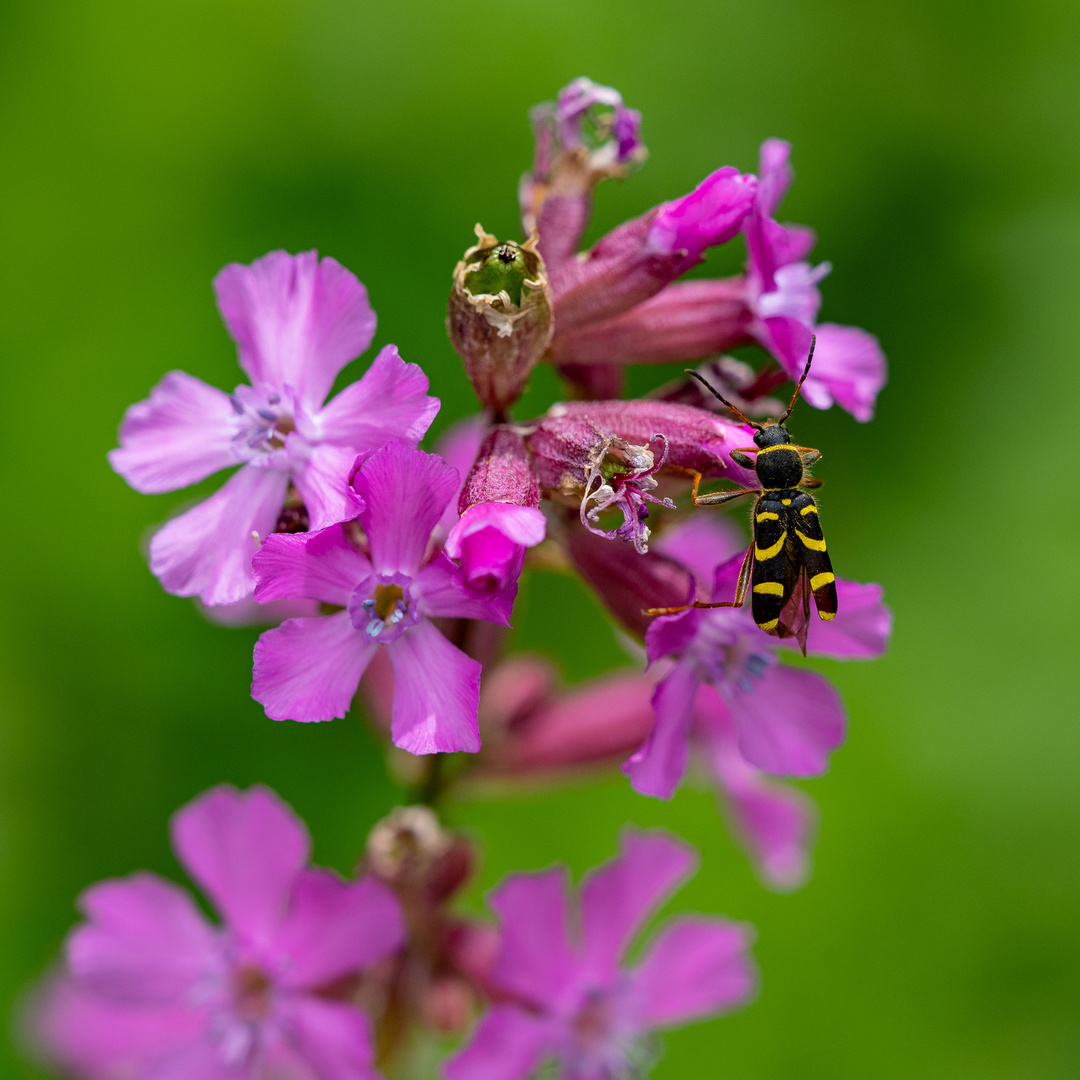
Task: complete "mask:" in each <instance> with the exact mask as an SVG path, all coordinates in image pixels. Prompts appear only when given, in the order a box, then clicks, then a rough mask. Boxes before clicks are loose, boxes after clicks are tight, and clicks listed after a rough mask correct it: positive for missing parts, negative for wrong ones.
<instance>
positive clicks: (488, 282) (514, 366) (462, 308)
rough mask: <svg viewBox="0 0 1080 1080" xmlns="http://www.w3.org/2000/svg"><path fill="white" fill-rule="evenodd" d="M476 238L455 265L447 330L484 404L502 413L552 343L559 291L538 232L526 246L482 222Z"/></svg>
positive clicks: (523, 385) (474, 388)
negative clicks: (554, 295)
mask: <svg viewBox="0 0 1080 1080" xmlns="http://www.w3.org/2000/svg"><path fill="white" fill-rule="evenodd" d="M476 235H477V237H478V240H479V242H478V243H477V244H475V245H474V246H473V247H471V248H469V250H468V251H466V252H465V255H464V257H463V258H462V260H461V261H460V262H459V263H458V264H457V266H456V268H455V269H454V287H453V289H452V290H451V292H450V299H449V302H448V304H447V313H446V329H447V333H449V335H450V342H451V344H452V345H453V346H454V348H455V349H456V350H457V353H458V355H459V356H460V357H461V360H462V363H463V364H464V365H465V373H466V374H467V375H468V376H469V381H470V382H471V383H472V386H473V390H474V391H475V392H476V396H477V397H478V398H479V399H480V402H481V404H482V405H483V406H484V407H485V408H487V409H491V410H492V411H493V412H494V413H495V414H496V415H497V416H501V415H502V414H503V413H505V411H506V410H507V409H508V408H509V407H510V406H511V405H513V403H514V402H515V401H517V399H518V398H519V397H520V396H521V393H522V391H523V390H524V389H525V387H526V385H527V383H528V381H529V375H530V373H531V372H532V369H533V367H535V365H536V362H537V360H539V359H540V357H541V356H542V355H543V352H544V350H545V349H546V348H547V346H548V342H549V341H550V340H551V332H552V321H551V318H552V317H551V290H550V288H549V287H548V279H547V274H546V273H545V271H544V260H543V259H542V258H541V257H540V254H539V252H538V251H537V250H536V239H537V238H536V233H535V232H534V233H533V234H532V236H530V238H529V239H528V240H527V241H526V242H525V243H524V244H521V245H518V244H512V243H500V242H499V241H498V240H496V238H495V237H494V236H491V235H489V234H488V233H486V232H484V230H483V228H482V227H481V226H480V225H477V226H476Z"/></svg>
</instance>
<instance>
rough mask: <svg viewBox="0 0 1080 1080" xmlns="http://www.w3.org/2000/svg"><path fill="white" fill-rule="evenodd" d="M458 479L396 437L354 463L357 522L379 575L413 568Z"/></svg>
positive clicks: (433, 458) (431, 456)
mask: <svg viewBox="0 0 1080 1080" xmlns="http://www.w3.org/2000/svg"><path fill="white" fill-rule="evenodd" d="M459 482H460V481H459V478H458V474H457V473H456V472H455V471H454V470H453V469H451V468H450V467H449V466H448V465H447V464H446V463H445V462H444V461H443V460H442V459H441V458H440V457H437V456H436V455H435V454H425V453H424V452H423V451H421V450H411V449H409V447H407V446H405V445H404V444H403V443H400V442H391V443H387V444H386V446H384V447H383V448H382V449H381V450H378V451H376V452H375V453H374V454H372V455H371V457H369V458H368V459H367V460H366V461H365V462H364V463H363V464H362V465H361V466H360V468H359V470H358V471H357V473H356V475H355V477H354V478H353V490H354V491H355V492H356V494H357V495H359V496H360V498H361V499H362V500H363V502H364V506H365V508H364V509H363V510H362V511H361V512H360V524H361V525H362V526H363V527H364V532H365V533H367V536H368V541H369V543H370V545H371V561H372V563H374V565H375V569H376V570H377V571H378V572H379V573H380V574H393V573H396V572H399V571H400V572H403V573H406V574H414V573H416V571H417V570H418V569H419V568H420V564H421V562H422V561H423V558H424V551H425V549H426V548H427V543H428V538H429V537H430V536H431V530H432V529H433V528H434V527H435V524H436V522H437V521H438V520H439V518H440V517H442V513H443V510H444V509H445V507H446V505H447V503H449V501H450V499H451V498H453V496H454V493H455V492H456V491H457V489H458V484H459Z"/></svg>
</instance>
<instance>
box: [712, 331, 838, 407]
mask: <svg viewBox="0 0 1080 1080" xmlns="http://www.w3.org/2000/svg"><path fill="white" fill-rule="evenodd" d="M815 345H817V335H816V334H811V335H810V355H809V356H808V357H807V358H806V367H804V368H803V373H802V376H801V377H800V379H799V381H798V382H797V383H796V384H795V393H794V394H792V395H791V404H790V405H788V407H787V412H786V413H784V415H783V416H781V417H780V419H779V420H777V421H776V422H777V423H778V424H782V423H783V422H784V421H785V420H786V419H787V418H788V417H789V416H790V415H791V410H792V409H794V408H795V402H796V401H798V400H799V391H800V390H801V389H802V384H803V383H804V382H806V376H807V375H809V374H810V365H811V363H813V360H814V346H815ZM713 393H716V391H715V390H714V391H713ZM717 396H719V395H717Z"/></svg>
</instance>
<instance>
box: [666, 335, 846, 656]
mask: <svg viewBox="0 0 1080 1080" xmlns="http://www.w3.org/2000/svg"><path fill="white" fill-rule="evenodd" d="M814 344H815V342H814V340H813V339H811V342H810V355H809V356H808V357H807V360H806V367H805V368H804V369H803V373H802V378H800V379H799V382H798V385H796V387H795V393H794V394H792V395H791V404H789V405H788V408H787V412H785V413H784V415H783V416H782V417H780V419H779V420H767V421H766V422H765V423H764V424H758V423H755V422H754V421H753V420H750V419H748V418H747V417H746V416H744V415H743V414H742V413H741V412H740V411H739V410H738V409H737V408H735V406H734V405H732V404H731V403H730V402H729V401H727V400H726V399H725V398H723V397H721V395H720V394H719V393H717V391H716V390H715V389H713V387H712V386H710V385H709V383H708V382H706V380H705V379H703V378H702V377H701V376H700V375H698V374H697V372H694V371H688V372H687V374H689V375H692V376H693V377H694V378H695V379H697V380H698V381H699V382H700V383H701V384H702V385H703V386H704V387H705V388H706V389H707V390H709V391H710V392H711V393H712V394H714V395H715V396H716V397H717V398H719V399H720V401H722V402H723V403H724V404H725V405H726V406H727V407H728V408H729V409H730V410H731V411H732V412H733V413H735V415H736V416H738V418H739V419H740V420H742V421H743V422H744V423H746V424H749V425H750V426H751V427H752V428H754V429H755V430H754V445H753V446H746V447H740V448H739V449H737V450H732V451H731V458H732V460H733V461H735V462H736V463H737V464H739V465H742V466H743V468H746V469H753V470H754V472H755V473H756V474H757V478H758V483H759V484H760V485H761V487H760V490H756V489H754V488H740V489H739V490H738V491H717V492H712V493H710V494H707V495H699V494H698V485H699V484H700V482H701V476H700V474H695V476H694V489H693V499H694V505H695V506H717V505H719V504H721V503H726V502H731V500H732V499H738V498H740V497H741V496H743V495H756V496H757V502H756V503H755V504H754V511H753V514H752V524H753V532H754V542H753V543H752V544H751V545H750V547H749V548H748V549H747V552H746V556H745V558H744V559H743V564H742V569H741V571H740V572H739V583H738V586H737V587H736V590H735V599H734V600H733V601H720V602H714V603H704V602H701V601H698V602H696V603H695V604H693V605H692V606H693V607H705V608H713V607H742V605H743V603H744V602H745V600H746V591H747V586H748V585H749V586H750V593H751V610H752V611H753V615H754V622H756V623H757V625H758V626H759V627H760V628H761V629H762V630H764V631H765V633H767V634H772V635H773V636H774V637H780V638H788V637H793V638H796V639H797V640H798V642H799V646H800V648H801V649H802V651H803V652H804V653H805V652H806V630H807V624H808V621H809V617H810V595H811V593H812V594H813V597H814V603H815V605H816V606H817V611H818V615H819V616H820V617H821V618H822V619H824V620H829V619H832V618H833V617H834V616H835V615H836V579H835V577H834V576H833V571H832V562H831V560H830V559H829V553H828V551H827V550H826V547H825V537H824V536H823V535H822V532H821V522H820V520H819V519H818V507H817V503H816V502H815V501H814V497H813V496H812V495H810V494H808V491H807V489H812V488H818V487H821V483H822V481H820V480H815V479H813V478H812V477H810V476H808V475H807V473H806V468H807V466H808V465H812V464H813V463H814V462H815V461H817V460H818V459H819V458H820V457H821V452H820V451H818V450H814V449H812V448H810V447H808V446H797V445H796V444H794V443H793V442H792V441H791V436H790V435H789V434H788V430H787V428H786V427H785V426H784V424H785V421H786V420H787V418H788V417H789V416H790V415H791V410H792V409H794V408H795V402H796V401H797V400H798V397H799V391H800V390H801V389H802V384H803V382H805V380H806V376H807V375H809V374H810V364H811V363H812V362H813V359H814ZM748 452H749V453H756V456H755V457H754V458H750V457H748V456H747V453H748ZM680 610H682V609H681V608H671V609H653V610H652V611H650V614H656V615H659V614H668V613H670V612H674V611H680Z"/></svg>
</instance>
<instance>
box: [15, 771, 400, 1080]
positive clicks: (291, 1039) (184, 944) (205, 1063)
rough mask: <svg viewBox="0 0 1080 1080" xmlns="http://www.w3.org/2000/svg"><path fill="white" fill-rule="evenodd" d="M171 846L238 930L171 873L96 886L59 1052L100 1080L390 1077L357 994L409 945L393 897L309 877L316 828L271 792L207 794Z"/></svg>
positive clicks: (184, 817)
mask: <svg viewBox="0 0 1080 1080" xmlns="http://www.w3.org/2000/svg"><path fill="white" fill-rule="evenodd" d="M172 837H173V847H174V849H175V850H176V853H177V856H178V857H179V859H180V861H181V862H182V863H183V864H184V866H185V868H186V869H187V870H188V872H189V873H190V874H191V876H192V878H193V879H194V880H195V881H196V882H197V883H198V884H199V885H200V886H201V887H202V889H203V891H204V892H205V894H206V895H207V897H208V898H209V899H210V900H212V901H213V903H214V905H215V906H216V907H217V908H218V910H219V911H220V912H221V914H222V916H223V919H224V923H223V925H221V926H217V925H214V924H213V923H210V922H208V921H207V920H206V918H205V917H204V916H203V914H202V912H201V911H200V910H199V907H198V906H197V905H196V903H195V902H194V901H193V899H192V898H191V896H190V895H189V893H188V892H187V891H186V890H184V889H181V888H180V887H179V886H177V885H174V884H173V883H172V882H170V881H166V880H164V879H163V878H160V877H158V876H157V875H156V874H149V873H139V874H133V875H132V876H131V877H129V878H123V879H118V880H113V881H103V882H101V883H100V884H97V885H94V886H92V887H91V888H89V889H88V890H87V891H86V892H85V893H83V895H82V897H81V899H80V906H81V908H82V910H83V913H84V915H85V916H86V921H85V922H84V923H83V924H82V925H81V926H79V927H78V928H77V929H75V930H74V931H73V932H72V933H71V935H70V936H69V937H68V941H67V946H66V965H65V970H64V973H63V975H62V977H61V978H60V979H59V980H58V981H57V982H55V983H54V984H53V986H52V987H51V988H50V989H49V991H48V992H47V994H46V996H45V998H44V1000H43V1001H42V1002H41V1003H40V1004H39V1007H38V1010H39V1011H38V1015H37V1017H36V1024H35V1027H36V1030H37V1034H38V1038H39V1040H40V1041H41V1042H42V1043H43V1044H44V1049H45V1051H46V1053H47V1054H48V1055H49V1056H50V1057H51V1058H53V1059H54V1060H55V1061H56V1062H57V1063H58V1064H60V1065H61V1066H62V1067H64V1068H65V1069H68V1070H70V1071H71V1072H72V1073H73V1074H74V1075H76V1076H79V1077H86V1078H89V1080H121V1078H122V1080H194V1078H196V1077H197V1078H198V1080H270V1078H273V1080H313V1078H315V1077H318V1078H322V1080H372V1078H375V1077H377V1076H378V1074H377V1073H376V1071H375V1069H374V1067H373V1065H372V1059H373V1050H372V1043H371V1033H370V1025H369V1022H368V1018H367V1016H366V1015H365V1014H364V1013H363V1012H362V1011H361V1010H360V1009H359V1008H357V1007H356V1006H354V1005H353V1004H351V1003H350V1002H349V1001H348V1000H347V985H348V982H349V980H350V979H355V978H356V977H358V976H359V975H360V974H361V973H362V972H363V971H364V969H366V968H368V967H370V966H371V965H372V964H374V963H375V962H377V961H379V960H382V959H383V958H385V957H389V956H391V955H392V954H393V953H394V952H396V951H397V949H398V948H399V947H400V945H401V944H402V942H403V940H404V935H405V930H404V923H403V920H402V916H401V912H400V909H399V906H398V902H397V900H396V899H395V897H394V895H393V893H392V892H391V891H390V890H389V889H388V888H387V887H386V886H385V885H383V884H382V883H381V882H378V881H376V880H374V879H364V880H361V881H356V882H350V881H344V880H342V879H341V878H339V877H338V876H337V875H336V874H333V873H331V872H330V871H328V870H322V869H318V868H314V867H309V866H308V859H309V856H310V848H311V843H310V840H309V838H308V834H307V830H306V829H305V828H304V825H303V823H302V822H301V821H300V820H299V819H298V818H297V817H296V816H295V815H294V814H293V813H292V811H291V810H290V809H289V807H288V806H287V805H285V803H283V802H282V801H281V800H280V799H279V798H278V797H277V796H276V795H275V794H274V793H273V792H271V791H269V790H267V789H266V788H261V787H254V788H251V789H250V790H248V791H246V792H239V791H237V790H236V789H235V788H231V787H225V786H223V787H218V788H214V789H213V790H211V791H208V792H206V793H205V794H204V795H201V796H199V798H197V799H196V800H195V801H194V802H192V803H190V804H189V805H188V806H186V807H184V808H183V809H182V810H180V811H179V812H178V813H177V814H176V816H175V817H174V818H173V822H172Z"/></svg>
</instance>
